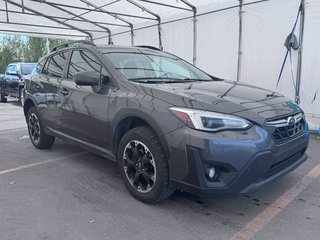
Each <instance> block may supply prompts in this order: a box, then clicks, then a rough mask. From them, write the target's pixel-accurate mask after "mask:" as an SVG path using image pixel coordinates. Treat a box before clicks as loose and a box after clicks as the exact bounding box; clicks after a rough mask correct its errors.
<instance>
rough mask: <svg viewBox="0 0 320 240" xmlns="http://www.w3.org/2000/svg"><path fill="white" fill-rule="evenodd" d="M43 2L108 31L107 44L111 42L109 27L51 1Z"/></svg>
mask: <svg viewBox="0 0 320 240" xmlns="http://www.w3.org/2000/svg"><path fill="white" fill-rule="evenodd" d="M44 3H45V4H47V5H49V6H51V7H53V8H56V9H58V10H60V11H62V12H65V13H67V14H70V15H72V16H74V17H77V18H80V19H82V20H84V21H87V22H88V23H91V24H93V25H95V26H97V27H99V28H102V29H104V30H106V31H107V33H108V36H109V38H108V39H109V40H108V44H111V43H112V39H111V31H110V29H109V28H107V27H105V26H102V25H100V24H97V23H95V22H92V21H91V20H89V19H87V18H85V17H82V16H77V15H76V14H74V13H73V12H71V11H69V10H66V9H64V8H62V7H59V6H56V5H55V4H52V3H50V2H44ZM64 23H65V21H64Z"/></svg>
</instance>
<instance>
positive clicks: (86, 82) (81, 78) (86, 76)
mask: <svg viewBox="0 0 320 240" xmlns="http://www.w3.org/2000/svg"><path fill="white" fill-rule="evenodd" d="M99 78H100V77H99V74H98V73H97V72H95V71H90V72H80V73H76V74H75V76H74V79H75V82H76V84H77V85H79V86H97V85H99Z"/></svg>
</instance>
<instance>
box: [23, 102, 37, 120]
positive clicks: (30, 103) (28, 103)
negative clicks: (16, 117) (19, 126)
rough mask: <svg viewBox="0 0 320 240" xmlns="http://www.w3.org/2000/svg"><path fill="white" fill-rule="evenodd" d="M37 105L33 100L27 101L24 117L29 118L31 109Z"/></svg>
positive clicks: (24, 107)
mask: <svg viewBox="0 0 320 240" xmlns="http://www.w3.org/2000/svg"><path fill="white" fill-rule="evenodd" d="M34 106H35V104H34V102H33V101H32V100H31V99H26V100H25V102H24V106H23V112H24V116H25V117H27V114H28V111H29V109H30V108H32V107H34Z"/></svg>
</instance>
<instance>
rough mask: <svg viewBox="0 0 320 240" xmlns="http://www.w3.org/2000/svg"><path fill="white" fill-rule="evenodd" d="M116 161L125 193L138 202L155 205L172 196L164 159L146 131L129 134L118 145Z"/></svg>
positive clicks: (134, 130) (142, 129)
mask: <svg viewBox="0 0 320 240" xmlns="http://www.w3.org/2000/svg"><path fill="white" fill-rule="evenodd" d="M117 159H118V164H119V169H120V173H121V176H122V179H123V181H124V183H125V185H126V187H127V189H128V190H129V192H130V193H131V194H132V195H133V196H134V197H135V198H137V199H138V200H140V201H142V202H145V203H156V202H160V201H162V200H164V199H166V198H168V197H169V196H170V195H171V194H172V193H173V192H174V189H173V188H171V186H170V181H169V169H168V163H167V159H166V156H165V154H164V151H163V149H162V146H161V144H160V142H159V140H158V138H157V136H156V135H155V133H154V132H153V131H152V129H150V128H149V127H145V126H144V127H137V128H133V129H131V130H129V131H128V132H127V133H126V134H125V135H124V136H123V137H122V139H121V141H120V144H119V148H118V154H117Z"/></svg>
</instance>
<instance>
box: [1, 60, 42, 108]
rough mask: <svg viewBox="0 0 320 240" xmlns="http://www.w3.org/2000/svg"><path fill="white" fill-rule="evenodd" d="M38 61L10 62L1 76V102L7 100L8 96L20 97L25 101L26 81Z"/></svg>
mask: <svg viewBox="0 0 320 240" xmlns="http://www.w3.org/2000/svg"><path fill="white" fill-rule="evenodd" d="M35 65H36V63H24V62H19V63H10V64H9V65H8V67H7V69H6V72H5V74H4V75H3V76H2V77H1V78H0V102H2V103H3V102H7V98H6V97H7V96H10V97H15V98H18V99H19V100H20V102H21V105H23V103H24V82H25V79H27V78H28V77H29V75H30V73H31V72H32V70H33V68H34V67H35Z"/></svg>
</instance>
